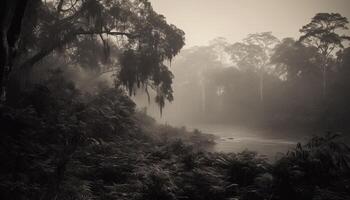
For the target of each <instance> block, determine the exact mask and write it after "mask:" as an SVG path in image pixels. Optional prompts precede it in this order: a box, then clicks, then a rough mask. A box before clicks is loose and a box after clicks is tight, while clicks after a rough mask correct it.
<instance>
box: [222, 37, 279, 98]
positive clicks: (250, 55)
mask: <svg viewBox="0 0 350 200" xmlns="http://www.w3.org/2000/svg"><path fill="white" fill-rule="evenodd" d="M278 43H279V40H278V39H277V38H276V37H275V36H273V35H272V34H271V32H263V33H255V34H249V35H248V36H247V37H246V38H245V39H244V40H243V42H242V43H235V44H233V45H232V46H230V47H228V48H227V50H228V51H229V52H230V55H231V60H232V61H233V62H234V64H235V65H237V66H238V67H240V68H241V69H248V70H254V71H257V72H258V73H259V79H260V80H259V82H260V83H259V98H260V101H261V102H263V101H264V73H266V67H267V65H268V64H269V63H270V57H271V55H272V52H273V49H274V47H275V46H276V45H277V44H278Z"/></svg>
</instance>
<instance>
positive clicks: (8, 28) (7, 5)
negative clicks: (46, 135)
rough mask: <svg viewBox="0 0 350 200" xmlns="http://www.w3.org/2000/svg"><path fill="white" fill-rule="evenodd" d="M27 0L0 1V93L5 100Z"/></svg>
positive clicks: (2, 99)
mask: <svg viewBox="0 0 350 200" xmlns="http://www.w3.org/2000/svg"><path fill="white" fill-rule="evenodd" d="M27 2H28V0H2V1H0V31H1V33H0V34H1V37H0V95H1V100H0V101H1V102H4V101H5V100H6V84H7V80H8V76H9V73H10V71H11V68H12V63H13V59H14V55H15V51H16V44H17V41H18V39H19V35H20V32H21V25H22V19H23V16H24V13H25V10H26V7H27Z"/></svg>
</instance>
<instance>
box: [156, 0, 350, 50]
mask: <svg viewBox="0 0 350 200" xmlns="http://www.w3.org/2000/svg"><path fill="white" fill-rule="evenodd" d="M150 1H151V2H152V4H153V8H154V9H155V10H156V11H157V12H158V13H161V14H163V15H165V16H166V18H167V21H168V22H169V23H172V24H175V25H176V26H177V27H179V28H181V29H182V30H184V31H185V32H186V44H187V46H186V47H190V46H194V45H205V44H208V41H210V40H212V39H214V38H216V37H220V36H222V37H225V38H227V39H228V41H230V42H234V41H239V40H241V39H242V38H244V37H245V36H246V35H247V34H249V33H256V32H263V31H272V33H273V34H274V35H275V36H277V37H279V38H283V37H297V36H298V35H299V29H300V28H301V27H302V26H303V25H305V24H307V23H308V22H309V21H310V19H311V18H312V17H313V16H314V15H315V14H316V13H318V12H338V13H340V14H341V15H343V16H345V17H347V18H348V19H350V0H150Z"/></svg>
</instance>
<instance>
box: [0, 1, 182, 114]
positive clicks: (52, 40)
mask: <svg viewBox="0 0 350 200" xmlns="http://www.w3.org/2000/svg"><path fill="white" fill-rule="evenodd" d="M1 4H3V5H2V6H1V8H2V9H3V10H2V12H1V13H2V18H1V19H2V21H1V22H2V24H1V25H2V27H4V30H6V31H4V33H3V34H4V35H3V37H2V40H3V41H2V43H1V44H2V46H1V52H2V54H1V55H2V56H3V55H4V56H3V57H1V66H0V69H1V72H2V73H1V79H0V83H1V88H3V89H2V96H3V98H4V97H5V90H6V84H7V82H8V81H9V79H10V77H11V75H13V76H15V75H14V74H22V75H23V76H22V75H21V79H23V78H26V77H27V76H28V75H29V74H30V73H31V71H32V70H33V68H35V66H36V65H38V63H39V62H41V61H43V62H45V61H47V58H48V57H49V56H51V57H50V58H49V59H51V60H57V61H58V62H60V63H61V64H63V65H65V66H72V67H80V68H83V69H87V70H91V71H94V72H96V73H102V72H105V71H108V70H113V71H115V72H116V76H117V79H118V82H119V84H121V85H123V86H125V87H126V89H127V90H128V91H129V93H130V94H132V93H133V92H135V88H137V87H138V88H140V87H143V88H144V89H145V90H146V91H147V88H148V87H150V88H152V89H154V90H155V91H156V92H157V97H156V101H157V103H158V104H159V105H160V107H161V108H162V107H163V106H164V104H165V100H169V101H171V100H172V99H173V96H172V89H171V84H172V78H173V76H172V74H171V72H170V71H169V70H168V68H167V66H165V64H164V63H165V62H164V61H167V60H168V61H171V60H172V59H173V57H174V56H175V55H176V54H178V53H179V51H180V49H181V48H182V47H183V46H184V32H183V31H182V30H180V29H178V28H177V27H176V26H174V25H170V24H168V23H167V22H166V20H165V17H164V16H162V15H160V14H157V13H156V12H155V11H154V10H153V8H152V6H151V4H150V3H149V2H148V1H145V0H132V1H128V0H108V1H100V0H76V1H67V0H54V1H39V0H34V1H2V3H1ZM21 27H22V28H21ZM6 38H7V39H6ZM3 52H4V53H3ZM21 81H23V80H21ZM9 92H10V91H9Z"/></svg>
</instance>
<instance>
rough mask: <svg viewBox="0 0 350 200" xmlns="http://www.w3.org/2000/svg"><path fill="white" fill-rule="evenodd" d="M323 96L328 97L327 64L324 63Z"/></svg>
mask: <svg viewBox="0 0 350 200" xmlns="http://www.w3.org/2000/svg"><path fill="white" fill-rule="evenodd" d="M322 95H323V98H326V96H327V63H324V64H323V67H322Z"/></svg>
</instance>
